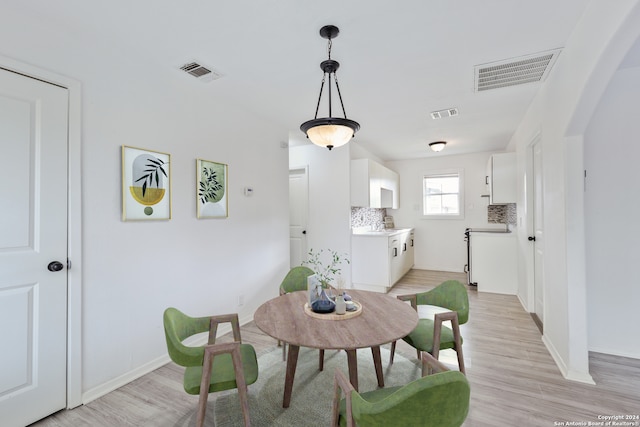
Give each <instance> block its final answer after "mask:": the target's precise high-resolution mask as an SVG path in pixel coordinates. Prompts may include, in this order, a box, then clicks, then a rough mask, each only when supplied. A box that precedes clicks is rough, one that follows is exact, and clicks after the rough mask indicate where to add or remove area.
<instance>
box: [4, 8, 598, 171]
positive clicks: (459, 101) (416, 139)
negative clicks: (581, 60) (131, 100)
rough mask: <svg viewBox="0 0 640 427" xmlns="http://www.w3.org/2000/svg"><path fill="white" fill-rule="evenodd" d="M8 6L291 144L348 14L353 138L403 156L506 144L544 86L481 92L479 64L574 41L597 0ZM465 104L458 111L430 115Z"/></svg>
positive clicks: (345, 31)
mask: <svg viewBox="0 0 640 427" xmlns="http://www.w3.org/2000/svg"><path fill="white" fill-rule="evenodd" d="M9 3H12V5H13V7H14V8H16V9H21V10H22V11H23V12H26V13H29V14H40V15H42V16H44V17H46V19H47V20H50V21H54V22H56V23H57V24H59V25H62V26H64V28H68V29H70V30H73V31H78V32H81V33H82V34H85V35H87V36H91V37H97V38H100V39H103V40H108V42H109V43H112V44H113V45H114V46H113V47H115V48H119V49H127V50H129V51H131V53H134V54H136V55H138V56H139V57H141V58H144V60H145V61H147V62H148V63H149V65H150V66H152V67H167V68H172V69H175V70H176V81H179V83H177V84H199V85H202V90H204V91H209V92H211V96H216V97H220V98H221V99H228V100H230V101H232V102H234V103H236V104H240V105H243V106H245V107H246V108H248V109H251V110H253V111H255V112H256V113H258V114H260V115H262V116H265V117H267V118H268V119H269V120H271V121H274V122H276V123H278V124H280V125H282V126H283V127H285V128H286V129H290V140H291V143H296V142H297V143H299V142H300V141H304V135H303V134H302V133H301V132H300V130H299V125H300V124H301V123H302V122H304V121H306V120H309V119H311V118H313V114H314V112H315V107H316V102H317V98H318V92H319V88H320V81H321V79H322V72H321V70H320V67H319V64H320V62H321V61H323V60H324V59H326V54H327V47H326V40H324V39H322V38H321V37H320V36H319V34H318V31H319V29H320V27H322V26H323V25H326V24H333V25H336V26H338V27H339V28H340V35H339V36H338V37H337V38H336V39H335V40H334V41H333V49H332V58H333V59H335V60H337V61H339V62H340V64H341V67H340V70H339V71H338V78H339V82H340V89H341V91H342V96H343V100H344V104H345V108H346V112H347V116H348V117H349V118H350V119H353V120H356V121H358V122H359V123H360V125H361V130H360V132H358V133H357V135H356V138H355V139H354V140H353V143H356V144H360V145H362V146H363V147H364V148H366V149H367V150H369V151H371V152H372V153H373V154H375V155H377V156H378V157H380V158H382V159H383V160H394V159H409V158H420V157H428V156H434V155H447V154H462V153H471V152H478V151H494V150H502V149H504V148H505V147H506V145H507V143H508V142H509V139H510V138H511V135H512V134H513V132H514V130H515V128H516V126H517V125H518V124H519V123H520V121H521V119H522V117H523V115H524V113H525V111H526V109H527V107H528V105H529V104H530V102H531V100H532V99H533V97H534V96H535V94H536V91H537V90H538V89H539V87H540V83H529V84H525V85H519V86H512V87H506V88H501V89H495V90H488V91H484V92H476V91H475V89H474V88H475V81H474V78H475V77H474V67H475V66H476V65H480V64H487V63H492V62H496V61H502V60H507V59H516V58H519V57H523V56H526V55H530V54H536V53H540V52H545V51H549V50H552V49H558V48H563V47H564V45H565V44H566V41H567V39H568V37H569V36H570V34H571V32H572V29H573V28H574V27H575V25H576V23H577V22H578V20H579V19H580V16H581V14H582V13H583V11H584V9H585V7H586V4H587V3H588V1H587V0H563V1H557V0H537V1H515V0H483V1H478V0H448V1H444V0H435V1H433V0H432V1H425V0H403V1H396V2H391V1H381V0H340V1H337V0H325V1H322V2H320V1H314V2H311V1H303V0H251V1H249V0H223V1H218V0H208V1H202V0H185V1H180V2H178V1H175V0H155V1H150V0H140V1H135V2H132V1H130V0H127V1H124V0H113V1H109V2H87V1H85V0H58V1H55V2H51V1H45V0H34V1H29V2H24V1H18V0H9V1H7V5H8V4H9ZM5 6H6V5H5ZM5 6H3V7H5ZM561 58H562V53H560V59H559V60H561ZM194 59H195V60H197V61H200V62H201V63H202V64H204V65H207V66H209V67H213V68H214V69H215V70H216V71H217V72H219V73H221V74H223V77H222V78H220V79H219V80H215V81H212V82H209V83H203V82H200V81H195V79H194V78H193V77H191V76H189V75H187V74H185V73H183V72H180V71H178V68H179V66H181V65H183V64H184V63H186V62H189V61H191V60H194ZM551 73H553V69H552V70H551ZM190 79H191V80H190ZM183 82H184V83H183ZM323 101H324V99H323ZM325 105H326V103H325V102H323V104H322V106H325ZM452 107H454V108H457V109H458V111H459V114H458V115H457V116H455V117H450V118H444V119H439V120H433V119H432V118H431V117H430V112H432V111H436V110H443V109H447V108H452ZM320 115H322V110H321V114H320ZM334 115H335V107H334ZM283 139H286V135H285V136H283ZM436 140H446V141H448V145H447V147H446V148H445V150H444V151H443V152H440V153H437V154H436V153H432V152H431V151H430V150H428V146H427V145H428V143H429V142H432V141H436Z"/></svg>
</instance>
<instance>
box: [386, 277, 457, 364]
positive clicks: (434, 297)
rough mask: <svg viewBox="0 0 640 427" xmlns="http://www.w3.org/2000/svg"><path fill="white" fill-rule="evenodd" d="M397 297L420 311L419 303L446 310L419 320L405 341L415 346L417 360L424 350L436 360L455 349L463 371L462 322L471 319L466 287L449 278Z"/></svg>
mask: <svg viewBox="0 0 640 427" xmlns="http://www.w3.org/2000/svg"><path fill="white" fill-rule="evenodd" d="M398 299H401V300H403V301H410V302H411V306H412V307H413V308H414V309H416V310H418V306H419V305H431V306H437V307H441V308H444V309H448V310H446V312H443V313H436V314H435V315H434V317H433V318H425V319H420V320H419V321H418V326H416V328H415V329H414V330H413V331H412V332H411V333H410V334H409V335H407V336H406V337H404V338H403V340H404V341H405V342H407V343H408V344H409V345H411V346H412V347H414V348H415V349H416V351H417V356H418V359H420V353H421V352H423V351H425V352H427V353H429V354H431V355H432V356H433V357H435V358H436V359H437V358H438V354H439V352H440V350H444V349H448V348H452V349H454V350H455V351H456V353H457V355H458V367H459V368H460V372H462V373H463V374H464V373H465V372H466V371H465V367H464V356H463V354H462V337H461V336H460V325H462V324H464V323H467V321H468V320H469V295H468V294H467V289H466V287H465V286H464V285H463V284H462V283H460V282H459V281H457V280H447V281H446V282H443V283H441V284H440V285H438V286H436V287H435V288H433V289H431V290H430V291H427V292H422V293H418V294H411V295H399V296H398ZM447 321H450V322H451V328H449V327H447V326H442V322H447ZM395 349H396V342H395V341H394V342H393V343H392V344H391V358H390V359H391V363H393V356H394V354H395Z"/></svg>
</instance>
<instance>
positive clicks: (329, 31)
mask: <svg viewBox="0 0 640 427" xmlns="http://www.w3.org/2000/svg"><path fill="white" fill-rule="evenodd" d="M339 32H340V30H339V29H338V27H335V26H333V25H325V26H324V27H322V28H321V29H320V36H321V37H322V38H324V39H327V40H328V42H327V50H328V56H329V59H327V60H326V61H322V62H321V63H320V68H321V69H322V71H323V73H324V74H323V75H322V84H321V85H320V96H319V97H318V104H317V105H316V114H315V116H314V118H313V120H308V121H306V122H304V123H302V124H301V125H300V130H301V131H302V132H304V133H305V134H306V135H307V138H309V140H311V142H313V143H314V144H315V145H318V146H320V147H327V148H328V149H329V150H331V149H332V148H333V147H340V146H341V145H345V144H346V143H347V142H349V141H350V140H351V138H353V136H354V135H355V134H356V132H357V131H358V130H360V124H358V122H355V121H353V120H350V119H348V118H347V113H346V112H345V110H344V103H343V102H342V95H341V94H340V86H338V78H337V77H336V71H337V70H338V68H339V67H340V64H339V63H338V61H334V60H333V59H331V40H332V39H334V38H336V37H337V36H338V33H339ZM327 76H328V77H329V82H328V85H327V87H328V90H327V91H328V97H329V117H321V118H318V109H319V108H320V101H321V100H322V91H323V90H324V83H325V80H326V78H327ZM332 76H333V81H334V82H335V86H336V91H337V92H338V98H339V99H340V106H341V107H342V115H343V116H344V118H340V117H333V116H332V115H331V101H332V99H331V80H332Z"/></svg>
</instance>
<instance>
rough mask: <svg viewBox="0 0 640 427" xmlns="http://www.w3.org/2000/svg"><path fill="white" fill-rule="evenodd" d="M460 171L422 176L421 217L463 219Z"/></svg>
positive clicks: (461, 176) (461, 175)
mask: <svg viewBox="0 0 640 427" xmlns="http://www.w3.org/2000/svg"><path fill="white" fill-rule="evenodd" d="M463 183H464V181H463V173H462V170H448V171H439V172H433V173H427V174H424V176H423V177H422V196H423V197H422V202H423V203H422V215H423V216H424V218H428V219H462V218H464V197H463V187H464V185H463Z"/></svg>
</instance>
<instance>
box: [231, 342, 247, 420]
mask: <svg viewBox="0 0 640 427" xmlns="http://www.w3.org/2000/svg"><path fill="white" fill-rule="evenodd" d="M231 359H232V360H233V369H234V370H235V371H236V386H237V387H238V397H239V398H240V407H241V408H242V417H243V418H244V425H245V427H250V426H251V421H250V419H249V399H248V397H247V382H246V381H245V379H244V370H243V369H242V358H241V357H240V348H239V347H236V348H235V349H234V350H233V352H231Z"/></svg>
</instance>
